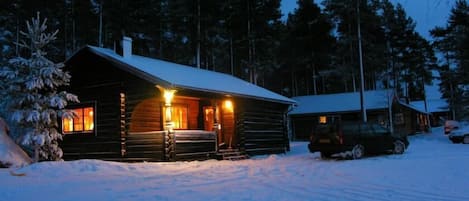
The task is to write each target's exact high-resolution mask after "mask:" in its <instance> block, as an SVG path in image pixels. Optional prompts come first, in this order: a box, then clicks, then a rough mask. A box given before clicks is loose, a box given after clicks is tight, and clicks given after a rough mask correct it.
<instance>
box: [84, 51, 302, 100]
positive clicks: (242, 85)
mask: <svg viewBox="0 0 469 201" xmlns="http://www.w3.org/2000/svg"><path fill="white" fill-rule="evenodd" d="M88 47H89V48H90V49H91V50H92V51H93V52H94V53H96V54H98V55H100V56H104V57H106V58H108V59H113V60H115V61H118V62H121V63H124V64H126V65H128V66H131V67H133V68H135V69H138V70H140V71H142V72H143V73H146V74H147V75H146V76H148V75H150V76H153V78H156V79H160V80H163V81H166V82H168V83H169V84H171V85H172V86H173V87H177V88H184V89H192V90H198V91H208V92H215V93H221V94H225V95H230V96H243V97H250V98H254V99H260V100H268V101H273V102H280V103H287V104H294V103H295V101H294V100H292V99H290V98H287V97H285V96H282V95H279V94H277V93H274V92H272V91H269V90H267V89H264V88H262V87H259V86H256V85H254V84H251V83H249V82H246V81H244V80H241V79H239V78H236V77H234V76H231V75H228V74H223V73H218V72H214V71H208V70H204V69H197V68H194V67H190V66H185V65H181V64H176V63H171V62H167V61H163V60H158V59H153V58H148V57H142V56H138V55H131V56H130V57H128V58H123V57H122V56H120V55H118V54H116V53H115V52H114V51H112V50H110V49H104V48H98V47H94V46H88Z"/></svg>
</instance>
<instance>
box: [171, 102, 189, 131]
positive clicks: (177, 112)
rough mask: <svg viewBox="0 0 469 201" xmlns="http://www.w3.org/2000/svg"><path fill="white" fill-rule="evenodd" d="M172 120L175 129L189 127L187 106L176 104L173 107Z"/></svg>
mask: <svg viewBox="0 0 469 201" xmlns="http://www.w3.org/2000/svg"><path fill="white" fill-rule="evenodd" d="M172 112H173V114H172V117H171V118H172V121H173V122H174V128H175V129H187V128H188V127H187V108H186V107H181V106H176V107H173V111H172Z"/></svg>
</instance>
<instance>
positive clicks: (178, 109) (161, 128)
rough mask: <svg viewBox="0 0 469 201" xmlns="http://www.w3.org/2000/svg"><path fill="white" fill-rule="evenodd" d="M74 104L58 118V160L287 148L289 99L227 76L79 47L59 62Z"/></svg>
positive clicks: (227, 154)
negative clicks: (61, 155) (67, 76)
mask: <svg viewBox="0 0 469 201" xmlns="http://www.w3.org/2000/svg"><path fill="white" fill-rule="evenodd" d="M65 64H66V70H67V71H69V72H70V74H71V76H72V78H71V82H70V86H69V89H68V91H69V92H71V93H74V94H75V95H77V96H78V98H79V100H80V103H79V104H73V105H70V106H69V109H72V110H73V111H74V112H75V113H76V114H78V115H77V117H75V118H73V119H72V118H70V119H66V118H64V119H62V122H61V123H62V125H61V128H62V132H63V133H64V138H63V141H62V144H61V146H62V149H63V152H64V159H65V160H73V159H84V158H86V159H103V160H113V161H176V160H203V159H211V158H219V159H220V158H221V159H223V158H224V159H242V158H245V157H247V156H251V155H257V154H275V153H285V152H286V151H288V150H289V139H288V134H287V125H286V121H287V120H286V119H287V118H286V113H287V110H288V109H289V107H291V105H292V104H294V103H295V101H294V100H292V99H289V98H287V97H284V96H281V95H279V94H276V93H274V92H272V91H269V90H267V89H264V88H262V87H259V86H256V85H253V84H251V83H248V82H246V81H244V80H241V79H238V78H236V77H234V76H231V75H227V74H223V73H218V72H214V71H208V70H203V69H197V68H194V67H191V66H185V65H180V64H176V63H172V62H167V61H163V60H158V59H153V58H148V57H143V56H138V55H133V54H132V39H131V38H128V37H124V40H123V41H122V50H120V51H118V53H117V52H116V51H114V50H111V49H105V48H99V47H94V46H86V47H84V48H82V49H80V50H79V51H77V52H76V53H75V54H74V55H73V56H72V57H70V58H69V59H68V60H67V61H66V62H65Z"/></svg>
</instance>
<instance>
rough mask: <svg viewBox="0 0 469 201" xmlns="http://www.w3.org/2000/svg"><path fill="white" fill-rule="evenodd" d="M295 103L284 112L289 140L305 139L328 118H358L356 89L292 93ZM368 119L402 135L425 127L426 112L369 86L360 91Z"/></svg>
mask: <svg viewBox="0 0 469 201" xmlns="http://www.w3.org/2000/svg"><path fill="white" fill-rule="evenodd" d="M292 99H294V100H296V101H297V103H298V107H295V108H293V109H292V110H291V111H290V112H289V113H288V116H289V118H290V119H291V130H292V137H291V138H292V140H298V141H301V140H308V139H309V136H310V134H311V132H312V131H313V129H314V127H315V126H316V125H318V124H320V123H325V122H324V121H328V119H331V118H333V119H340V120H341V121H356V122H359V121H361V120H362V117H361V114H362V113H361V106H360V105H361V104H360V93H359V92H348V93H335V94H321V95H310V96H296V97H292ZM364 99H365V100H364V105H365V109H366V114H367V121H368V122H375V123H379V124H381V125H383V126H385V127H388V128H390V129H391V126H390V125H392V131H393V132H399V133H401V134H405V135H412V134H415V133H417V132H424V131H427V129H428V128H429V115H430V113H428V112H425V111H424V110H420V109H418V108H416V107H414V106H412V105H410V104H408V103H406V102H405V101H403V100H401V99H399V97H398V96H397V95H396V93H395V92H394V90H370V91H365V93H364Z"/></svg>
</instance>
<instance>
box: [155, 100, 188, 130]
mask: <svg viewBox="0 0 469 201" xmlns="http://www.w3.org/2000/svg"><path fill="white" fill-rule="evenodd" d="M176 107H178V108H185V110H186V114H185V116H186V124H187V125H186V128H176V127H174V128H173V129H174V130H189V127H190V126H189V125H190V124H189V105H188V104H184V103H172V104H171V122H173V125H175V123H174V122H175V121H174V119H173V114H174V109H175V108H176ZM165 113H166V106H164V104H163V107H162V110H161V114H162V120H163V123H164V121H165V120H164V119H165V116H164V115H165Z"/></svg>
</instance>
